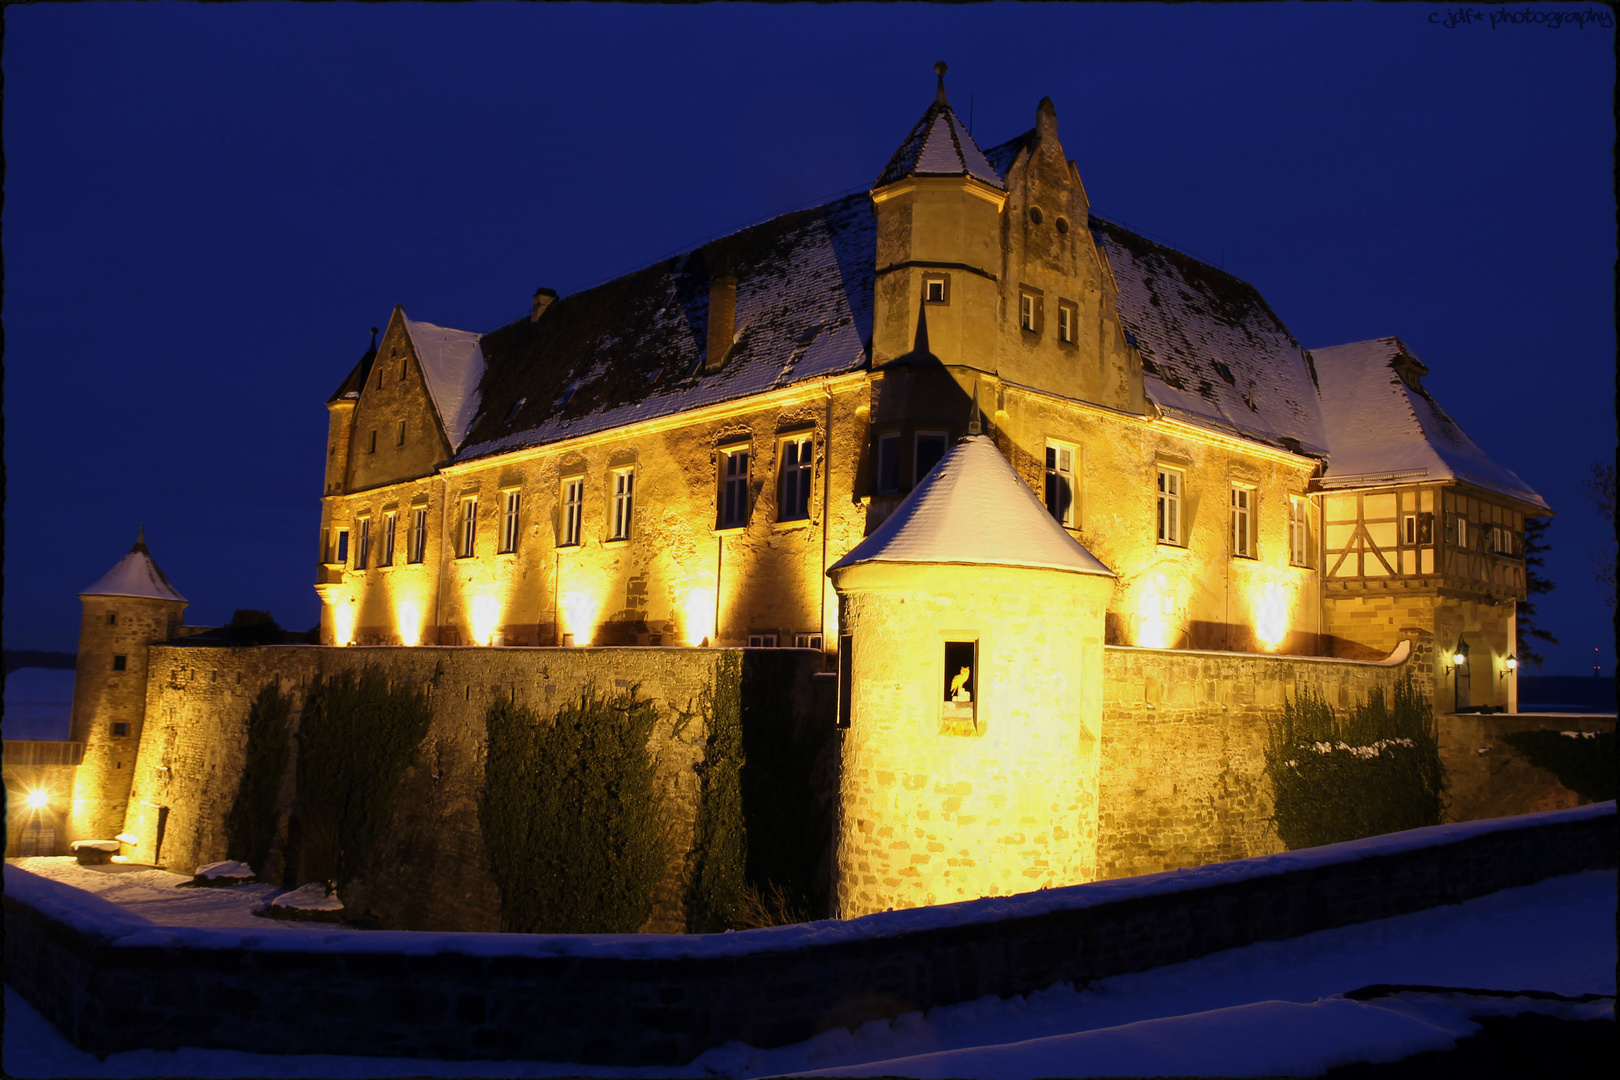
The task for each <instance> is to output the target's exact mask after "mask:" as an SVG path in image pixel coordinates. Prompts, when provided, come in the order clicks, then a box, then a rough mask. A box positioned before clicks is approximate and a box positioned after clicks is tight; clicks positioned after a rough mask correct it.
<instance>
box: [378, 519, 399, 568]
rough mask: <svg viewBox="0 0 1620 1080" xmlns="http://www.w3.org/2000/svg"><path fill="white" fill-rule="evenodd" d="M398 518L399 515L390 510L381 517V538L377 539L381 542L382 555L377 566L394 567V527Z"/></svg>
mask: <svg viewBox="0 0 1620 1080" xmlns="http://www.w3.org/2000/svg"><path fill="white" fill-rule="evenodd" d="M398 518H399V515H398V514H397V513H395V512H394V511H392V510H390V511H388V513H386V514H384V515H383V519H382V536H381V537H380V538H379V539H380V540H381V541H382V555H381V557H380V558H378V559H377V565H378V566H393V565H394V525H395V522H396V521H397V520H398Z"/></svg>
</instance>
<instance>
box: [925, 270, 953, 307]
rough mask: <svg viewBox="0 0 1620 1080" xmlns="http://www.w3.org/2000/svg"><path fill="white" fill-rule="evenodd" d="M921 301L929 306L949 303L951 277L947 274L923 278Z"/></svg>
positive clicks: (929, 275)
mask: <svg viewBox="0 0 1620 1080" xmlns="http://www.w3.org/2000/svg"><path fill="white" fill-rule="evenodd" d="M923 301H924V302H925V303H929V304H948V303H950V302H951V276H950V275H949V274H928V275H926V276H924V278H923Z"/></svg>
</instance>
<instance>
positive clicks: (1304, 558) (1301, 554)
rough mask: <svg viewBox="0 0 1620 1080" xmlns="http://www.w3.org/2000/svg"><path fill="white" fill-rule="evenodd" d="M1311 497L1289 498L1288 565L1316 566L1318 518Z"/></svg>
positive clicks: (1292, 496) (1296, 496) (1308, 567)
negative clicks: (1316, 526)
mask: <svg viewBox="0 0 1620 1080" xmlns="http://www.w3.org/2000/svg"><path fill="white" fill-rule="evenodd" d="M1314 509H1315V508H1314V506H1313V505H1312V503H1311V500H1310V496H1308V495H1296V494H1290V495H1289V496H1288V565H1290V566H1303V567H1306V568H1307V569H1310V568H1314V567H1315V566H1316V544H1315V538H1316V528H1315V525H1316V518H1315V513H1314Z"/></svg>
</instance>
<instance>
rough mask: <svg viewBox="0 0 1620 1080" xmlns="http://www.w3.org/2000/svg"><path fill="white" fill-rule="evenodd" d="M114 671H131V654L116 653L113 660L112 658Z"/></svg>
mask: <svg viewBox="0 0 1620 1080" xmlns="http://www.w3.org/2000/svg"><path fill="white" fill-rule="evenodd" d="M112 669H113V670H114V671H128V670H129V654H128V653H114V654H113V658H112Z"/></svg>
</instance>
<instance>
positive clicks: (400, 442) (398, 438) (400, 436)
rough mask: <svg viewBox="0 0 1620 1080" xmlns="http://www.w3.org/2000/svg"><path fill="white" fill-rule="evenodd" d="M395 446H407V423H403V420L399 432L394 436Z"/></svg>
mask: <svg viewBox="0 0 1620 1080" xmlns="http://www.w3.org/2000/svg"><path fill="white" fill-rule="evenodd" d="M394 445H395V446H404V445H405V421H403V420H401V421H400V422H399V431H398V432H397V433H396V434H395V435H394Z"/></svg>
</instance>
